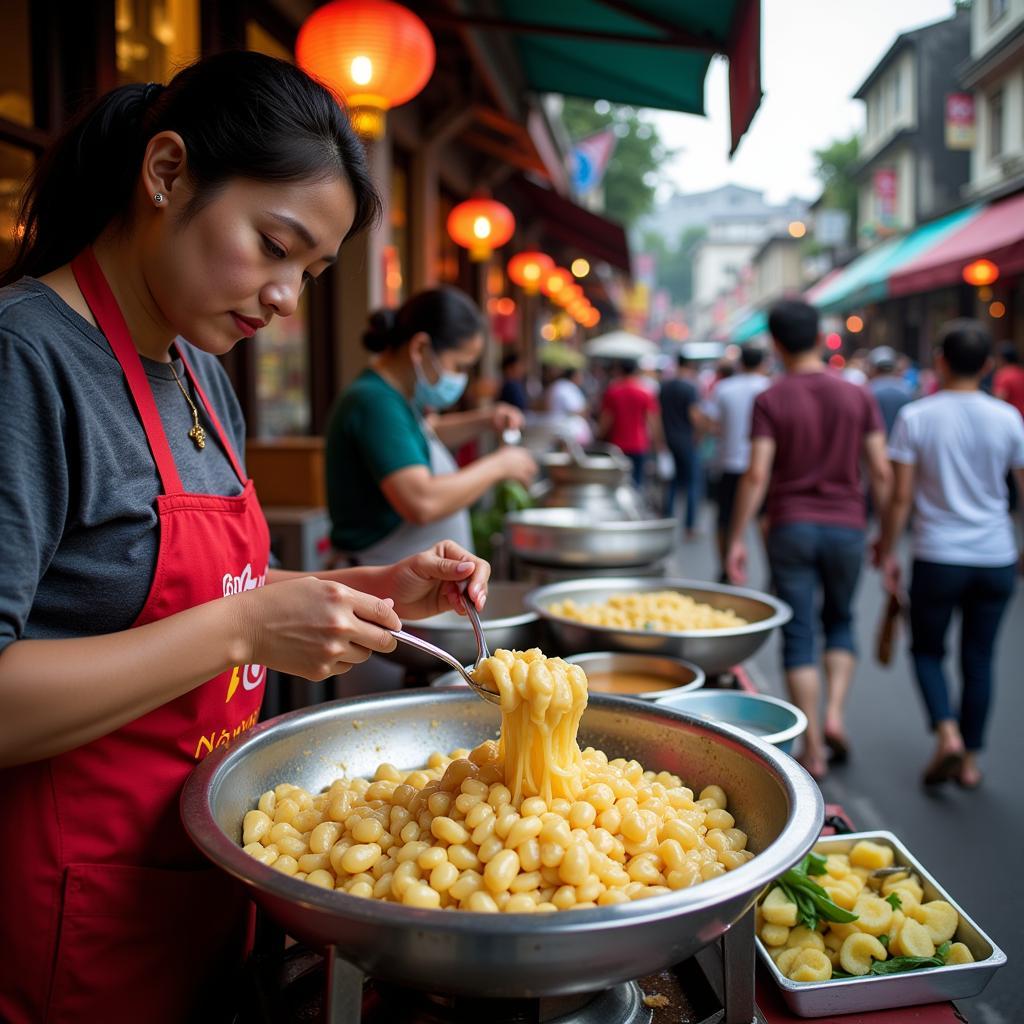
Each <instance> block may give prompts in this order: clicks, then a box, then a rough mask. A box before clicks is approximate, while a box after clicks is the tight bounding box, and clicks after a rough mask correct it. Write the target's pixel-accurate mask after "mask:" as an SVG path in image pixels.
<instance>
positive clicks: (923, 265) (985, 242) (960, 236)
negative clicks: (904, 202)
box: [889, 193, 1024, 296]
mask: <svg viewBox="0 0 1024 1024" xmlns="http://www.w3.org/2000/svg"><path fill="white" fill-rule="evenodd" d="M982 257H984V258H985V259H989V260H991V261H992V262H993V263H995V265H996V266H997V267H998V268H999V273H1000V275H1001V276H1003V277H1008V276H1011V275H1015V274H1020V273H1022V272H1024V193H1021V194H1019V195H1015V196H1011V197H1010V198H1009V199H1003V200H1000V201H999V202H997V203H993V204H992V205H991V206H989V207H988V208H987V209H985V210H983V211H982V212H981V213H979V214H978V216H977V217H974V218H973V219H971V220H970V221H968V222H967V224H965V225H964V227H963V228H961V229H960V230H959V231H954V232H953V234H951V235H950V236H949V237H948V238H946V239H944V240H943V241H941V242H940V243H939V244H938V245H936V246H935V247H934V248H932V249H929V250H927V251H926V252H924V253H922V254H921V255H920V256H918V257H917V259H915V260H912V261H911V262H910V263H908V264H907V265H906V266H904V267H903V268H902V269H901V270H900V271H899V273H896V274H893V275H892V277H890V278H889V294H890V296H897V295H913V294H916V293H918V292H929V291H933V290H935V289H936V288H948V287H949V286H950V285H956V284H959V283H960V282H961V281H962V280H963V277H962V274H963V269H964V267H965V266H966V265H967V264H968V263H970V262H972V261H973V260H976V259H980V258H982Z"/></svg>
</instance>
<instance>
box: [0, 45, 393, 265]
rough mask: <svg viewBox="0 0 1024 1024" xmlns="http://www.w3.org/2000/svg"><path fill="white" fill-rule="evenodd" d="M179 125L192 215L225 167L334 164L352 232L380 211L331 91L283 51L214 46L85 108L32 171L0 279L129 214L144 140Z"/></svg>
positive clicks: (237, 173)
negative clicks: (161, 80) (282, 56)
mask: <svg viewBox="0 0 1024 1024" xmlns="http://www.w3.org/2000/svg"><path fill="white" fill-rule="evenodd" d="M162 131H175V132H177V133H178V134H179V135H180V136H181V137H182V139H183V140H184V142H185V148H186V160H187V167H188V176H189V180H190V183H191V184H192V186H193V188H194V190H195V195H194V196H193V198H192V200H191V201H190V203H189V204H188V206H187V207H186V208H185V209H184V211H183V213H182V216H183V217H185V218H189V217H192V216H194V215H195V214H196V213H198V212H199V210H201V209H202V207H203V206H204V205H205V204H206V203H208V202H209V201H210V200H211V199H213V198H214V196H215V195H216V194H217V192H218V191H219V190H220V189H221V188H223V187H224V186H225V185H226V184H227V182H228V181H229V180H231V179H232V178H249V179H251V180H255V181H266V182H286V181H304V180H308V179H313V180H323V179H326V178H329V177H331V176H332V175H337V176H339V177H342V178H344V179H345V180H347V181H348V183H349V184H350V185H351V187H352V192H353V196H354V198H355V205H356V215H355V219H354V221H353V223H352V228H351V230H350V231H349V234H350V235H352V234H355V233H356V232H358V231H361V230H362V229H363V228H365V227H366V226H367V225H369V224H371V223H373V222H374V221H375V220H376V219H377V218H379V216H380V212H381V201H380V197H379V196H378V194H377V190H376V188H375V186H374V184H373V181H372V179H371V177H370V173H369V170H368V168H367V164H366V153H365V151H364V149H363V145H362V143H361V142H360V141H359V138H358V136H357V135H356V134H355V132H354V130H353V129H352V126H351V125H350V124H349V120H348V116H347V114H346V113H345V111H344V110H343V109H342V107H341V106H340V105H339V101H338V100H337V98H336V97H335V96H334V95H333V94H332V93H331V92H330V91H329V90H328V89H327V88H326V87H325V86H323V85H321V84H320V83H319V82H317V81H315V80H314V79H312V78H310V77H309V76H308V75H307V74H305V72H303V71H300V70H299V69H298V68H297V67H295V66H294V65H293V64H289V63H288V62H287V61H283V60H276V59H275V58H273V57H268V56H265V55H264V54H261V53H251V52H248V51H236V52H229V53H220V54H217V55H215V56H212V57H207V58H206V59H204V60H201V61H198V62H197V63H195V64H192V65H191V66H189V67H187V68H185V69H183V70H182V71H179V72H178V74H176V75H175V76H174V78H173V79H171V82H170V84H169V85H168V86H166V88H165V87H164V86H161V85H156V84H154V83H150V84H149V85H141V84H136V85H123V86H121V87H120V88H117V89H114V90H113V91H111V92H109V93H107V94H106V95H105V96H101V97H100V98H99V99H97V100H96V101H94V102H93V103H92V104H91V105H90V106H89V107H88V108H87V109H86V110H84V111H83V112H82V113H81V114H80V115H79V116H78V117H77V118H76V119H75V120H74V121H73V122H72V124H71V125H70V126H69V127H68V128H67V130H66V131H65V132H64V133H63V135H61V137H60V138H59V139H58V140H57V141H56V143H54V145H53V146H52V147H51V148H50V149H49V151H48V152H47V153H46V154H45V156H44V157H43V159H42V161H41V163H40V164H39V166H38V167H37V169H36V171H35V173H34V174H33V175H32V178H31V180H30V183H29V186H28V189H27V191H26V193H25V196H24V199H23V201H22V206H21V214H20V221H21V224H22V226H23V228H24V234H23V236H22V240H21V243H20V245H19V248H18V253H17V256H16V257H15V260H14V263H13V264H12V265H11V267H10V268H9V269H8V270H7V272H6V273H5V274H4V275H3V277H2V283H4V284H7V283H9V282H11V281H14V280H16V279H17V278H19V277H22V276H23V275H26V274H30V275H33V276H35V277H38V276H40V275H41V274H45V273H48V272H49V271H51V270H54V269H56V268H57V267H59V266H62V265H63V264H64V263H67V262H68V261H69V260H70V259H72V258H73V257H74V256H75V255H77V253H78V252H80V251H81V250H82V249H84V248H85V247H86V246H87V245H90V244H92V243H93V242H94V241H95V240H96V239H97V237H99V235H100V233H101V232H102V231H103V230H104V229H105V228H106V227H107V225H108V224H110V223H112V222H114V221H116V220H122V221H124V222H126V223H127V218H128V217H129V216H130V214H131V202H132V195H133V193H134V190H135V187H136V184H137V182H138V178H139V172H140V169H141V167H142V158H143V156H144V154H145V151H146V145H147V144H148V142H149V140H150V139H151V138H152V137H153V136H154V135H156V134H157V133H158V132H162Z"/></svg>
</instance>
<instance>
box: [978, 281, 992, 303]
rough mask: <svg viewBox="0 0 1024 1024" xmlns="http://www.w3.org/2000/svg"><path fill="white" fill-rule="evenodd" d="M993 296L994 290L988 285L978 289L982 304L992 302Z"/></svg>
mask: <svg viewBox="0 0 1024 1024" xmlns="http://www.w3.org/2000/svg"><path fill="white" fill-rule="evenodd" d="M992 294H993V293H992V289H991V288H989V287H988V285H986V286H985V287H984V288H979V289H978V299H979V301H981V302H991V301H992Z"/></svg>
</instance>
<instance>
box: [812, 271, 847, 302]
mask: <svg viewBox="0 0 1024 1024" xmlns="http://www.w3.org/2000/svg"><path fill="white" fill-rule="evenodd" d="M844 269H845V267H833V268H832V269H831V270H830V271H829V272H828V273H827V274H826V275H825V276H824V277H819V278H818V280H817V281H815V282H814V284H812V285H811V287H810V288H808V289H807V291H805V292H804V302H808V303H810V304H811V305H812V306H813V305H814V300H815V298H816V297H817V296H819V295H820V294H821V293H822V292H823V291H824V290H825V289H826V288H827V287H828V286H829V285H830V284H831V283H832V282H833V281H834V280H835V279H836V278H837V277H838V276H839V275H840V274H841V273H842V272H843V270H844Z"/></svg>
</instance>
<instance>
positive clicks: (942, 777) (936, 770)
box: [923, 750, 964, 786]
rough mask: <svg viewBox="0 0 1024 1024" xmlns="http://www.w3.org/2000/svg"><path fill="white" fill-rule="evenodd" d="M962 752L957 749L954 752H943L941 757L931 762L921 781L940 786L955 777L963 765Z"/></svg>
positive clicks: (927, 784) (928, 784)
mask: <svg viewBox="0 0 1024 1024" xmlns="http://www.w3.org/2000/svg"><path fill="white" fill-rule="evenodd" d="M963 763H964V753H963V751H962V750H958V751H956V752H954V753H950V754H945V755H944V756H943V757H942V759H941V760H940V761H939V762H938V763H936V764H933V765H932V766H931V767H930V768H929V769H928V770H927V771H926V772H925V773H924V779H923V782H924V784H925V785H926V786H941V785H942V784H943V783H946V782H949V781H950V779H953V778H956V776H958V775H959V774H960V769H961V768H962V767H963Z"/></svg>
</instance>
